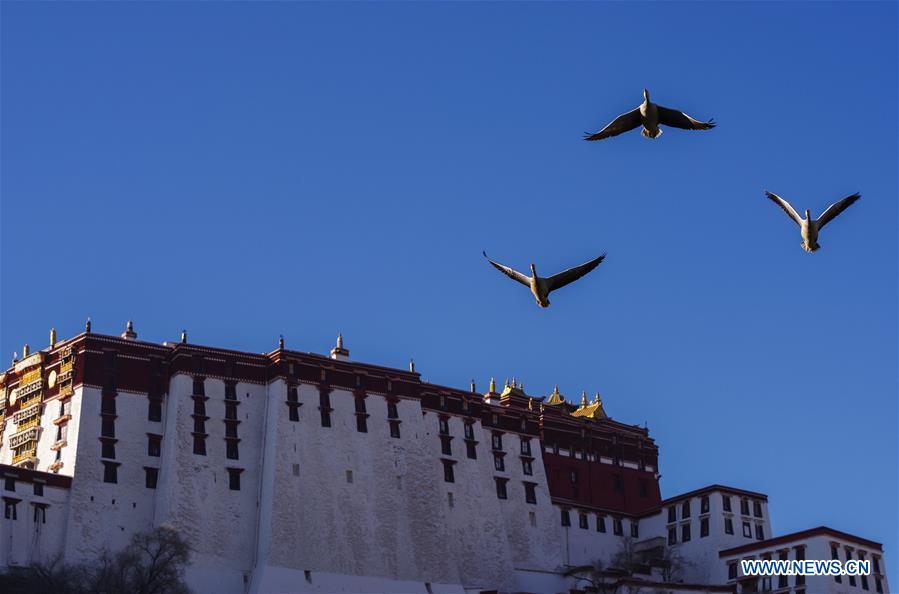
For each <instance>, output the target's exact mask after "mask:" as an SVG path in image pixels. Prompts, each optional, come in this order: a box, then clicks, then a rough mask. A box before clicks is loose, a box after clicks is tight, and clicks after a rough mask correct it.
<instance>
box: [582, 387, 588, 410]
mask: <svg viewBox="0 0 899 594" xmlns="http://www.w3.org/2000/svg"><path fill="white" fill-rule="evenodd" d="M581 408H587V390H584V391H583V392H581Z"/></svg>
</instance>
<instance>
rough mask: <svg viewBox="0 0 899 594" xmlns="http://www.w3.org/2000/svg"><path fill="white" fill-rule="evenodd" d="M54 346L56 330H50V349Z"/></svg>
mask: <svg viewBox="0 0 899 594" xmlns="http://www.w3.org/2000/svg"><path fill="white" fill-rule="evenodd" d="M55 346H56V328H50V348H51V349H52V348H53V347H55Z"/></svg>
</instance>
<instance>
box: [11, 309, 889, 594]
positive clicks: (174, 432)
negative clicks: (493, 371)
mask: <svg viewBox="0 0 899 594" xmlns="http://www.w3.org/2000/svg"><path fill="white" fill-rule="evenodd" d="M577 400H578V399H575V402H570V401H569V400H567V399H566V398H565V397H564V396H562V395H561V394H560V393H559V391H558V389H556V390H554V391H553V393H552V394H550V395H548V396H545V397H543V396H539V397H537V396H533V395H529V394H527V393H526V392H525V389H524V387H523V386H522V385H520V384H519V383H518V382H516V381H515V380H512V381H511V382H506V383H505V385H504V386H502V387H501V388H498V387H497V386H496V385H495V384H494V382H493V381H492V380H491V382H490V385H489V387H488V389H487V391H486V392H485V393H480V392H478V391H477V390H476V388H475V385H474V383H472V385H471V386H470V388H469V389H467V390H460V389H456V388H450V387H446V386H440V385H435V384H431V383H428V382H425V381H423V380H422V379H421V377H420V375H419V374H418V373H416V372H415V370H414V366H412V365H411V364H410V369H409V370H401V369H392V368H387V367H381V366H377V365H371V364H366V363H361V362H357V361H355V360H351V359H350V357H349V351H348V350H347V349H346V348H345V346H344V345H343V341H342V339H338V344H337V346H335V347H334V348H333V349H332V350H331V353H330V356H324V355H316V354H311V353H304V352H297V351H291V350H287V349H285V348H284V344H283V341H281V343H280V344H279V346H278V348H277V349H276V350H274V351H272V352H270V353H266V354H255V353H246V352H239V351H234V350H228V349H223V348H214V347H209V346H202V345H196V344H192V343H190V342H188V340H187V336H186V333H185V334H183V335H182V338H181V341H180V342H177V343H163V344H156V343H150V342H144V341H140V340H138V339H137V334H136V332H134V329H133V327H132V326H131V324H130V322H129V324H128V327H127V329H126V331H125V332H124V333H122V335H121V336H108V335H102V334H96V333H92V332H91V331H90V326H89V325H88V327H87V328H86V331H85V332H83V333H82V334H80V335H78V336H75V337H73V338H71V339H69V340H64V341H57V340H56V336H55V332H51V339H50V346H49V347H47V348H45V349H43V350H40V351H38V352H34V353H31V352H29V351H28V350H27V349H26V351H25V352H24V353H23V357H22V358H21V359H20V360H15V361H14V362H13V365H12V366H11V367H10V368H9V369H7V370H6V371H5V372H4V373H3V374H2V375H0V475H2V477H0V478H2V479H3V489H2V491H0V495H2V499H3V503H4V517H3V518H2V519H0V570H15V569H16V568H20V567H27V566H29V565H32V564H36V563H43V562H48V561H49V560H51V559H54V558H56V557H58V556H60V555H61V556H62V558H63V559H64V560H65V561H68V562H81V561H91V560H92V559H95V558H96V557H97V556H98V555H99V554H100V552H101V551H102V550H103V549H104V548H106V549H112V550H115V549H118V548H121V547H124V546H125V545H126V544H127V543H128V541H129V540H130V538H131V536H132V535H133V534H134V533H136V532H139V531H144V530H148V529H150V528H152V527H154V526H157V525H160V524H163V523H171V524H174V525H175V526H177V527H178V528H179V529H180V530H181V531H182V532H183V533H184V534H185V536H186V537H187V539H188V540H189V542H190V544H191V547H192V550H193V553H192V562H191V565H190V567H189V568H188V571H187V575H186V578H187V581H188V583H189V584H190V585H191V587H192V588H193V589H194V590H195V591H196V592H203V593H205V592H211V593H212V592H214V593H244V592H254V593H256V592H260V593H262V592H264V593H268V592H320V593H332V592H359V593H361V592H365V593H375V592H385V593H393V592H401V593H406V592H408V593H413V592H415V593H418V592H421V593H453V594H463V593H489V592H497V593H499V592H508V593H512V592H529V593H547V594H555V593H561V592H565V593H568V592H590V591H615V592H621V593H626V592H638V591H639V592H755V591H765V590H771V591H773V592H780V593H783V594H786V593H791V594H818V593H822V592H828V593H830V592H832V593H835V594H836V593H844V592H845V593H851V592H859V593H863V592H865V591H870V592H872V593H882V592H888V587H887V582H886V576H885V564H884V561H883V548H882V546H881V545H880V544H879V543H876V542H873V541H870V540H866V539H863V538H859V537H855V536H852V535H849V534H845V533H841V532H837V531H835V530H831V529H829V528H826V527H819V528H814V529H811V530H808V531H804V532H801V533H796V534H792V535H781V536H774V535H773V532H772V527H771V524H770V519H769V513H768V499H767V497H766V496H765V495H764V494H761V493H756V492H752V491H747V490H743V489H737V488H732V487H725V486H720V485H713V486H709V487H706V488H704V489H699V490H697V491H694V492H691V493H685V494H681V495H678V496H675V497H670V498H667V499H662V496H661V492H660V488H659V481H658V479H659V476H660V475H659V451H658V447H657V445H656V443H655V442H654V441H653V439H652V438H651V437H650V436H649V433H648V431H647V429H645V428H642V427H639V426H636V425H630V424H626V423H622V422H619V421H616V420H613V419H612V418H610V417H609V416H608V415H607V414H606V411H605V409H604V406H603V403H602V401H601V400H600V398H599V396H598V395H597V396H596V397H594V398H588V397H587V395H586V394H583V395H582V396H581V398H580V399H579V400H580V402H579V403H578V401H577ZM832 557H833V558H839V559H849V558H854V559H859V558H861V559H869V560H871V561H872V563H873V567H874V569H873V570H872V573H871V575H869V576H866V577H865V578H864V581H862V578H853V579H852V582H851V583H850V580H849V579H847V577H842V579H839V580H838V579H837V578H835V577H814V578H812V577H808V578H802V576H775V577H773V578H757V577H747V576H744V575H742V574H741V573H740V571H739V568H738V562H739V560H741V559H747V558H755V559H765V558H775V559H778V558H783V559H802V558H808V559H811V558H814V559H819V558H820V559H823V558H827V559H830V558H832Z"/></svg>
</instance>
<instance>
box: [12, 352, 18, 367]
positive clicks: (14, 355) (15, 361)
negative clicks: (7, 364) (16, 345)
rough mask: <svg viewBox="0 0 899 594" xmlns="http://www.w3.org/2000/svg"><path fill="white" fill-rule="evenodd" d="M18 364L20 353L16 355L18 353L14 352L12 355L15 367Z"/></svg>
mask: <svg viewBox="0 0 899 594" xmlns="http://www.w3.org/2000/svg"><path fill="white" fill-rule="evenodd" d="M18 362H19V353H16V352H15V351H14V352H13V354H12V364H13V365H15V364H16V363H18Z"/></svg>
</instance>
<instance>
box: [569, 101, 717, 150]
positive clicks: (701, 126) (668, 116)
mask: <svg viewBox="0 0 899 594" xmlns="http://www.w3.org/2000/svg"><path fill="white" fill-rule="evenodd" d="M641 124H642V125H643V130H642V131H641V134H643V136H645V137H646V138H658V137H659V136H661V135H662V129H661V128H659V125H665V126H671V127H672V128H683V129H684V130H708V129H710V128H714V127H715V121H714V120H709V121H708V122H700V121H699V120H694V119H693V118H691V117H690V116H688V115H687V114H685V113H684V112H682V111H677V110H676V109H668V108H667V107H662V106H661V105H658V104H656V103H650V101H649V91H647V90H646V89H643V103H641V104H640V105H639V106H638V107H636V108H635V109H632V110H631V111H629V112H627V113H623V114H621V115H620V116H618V117H617V118H615V119H614V120H612V123H611V124H609V125H608V126H606V127H605V128H603V129H602V130H600V131H599V132H597V133H595V134H590V133H589V132H587V133H585V134H584V140H602V139H603V138H610V137H612V136H618V135H619V134H621V133H623V132H627V131H629V130H633V129H634V128H636V127H637V126H639V125H641Z"/></svg>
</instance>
